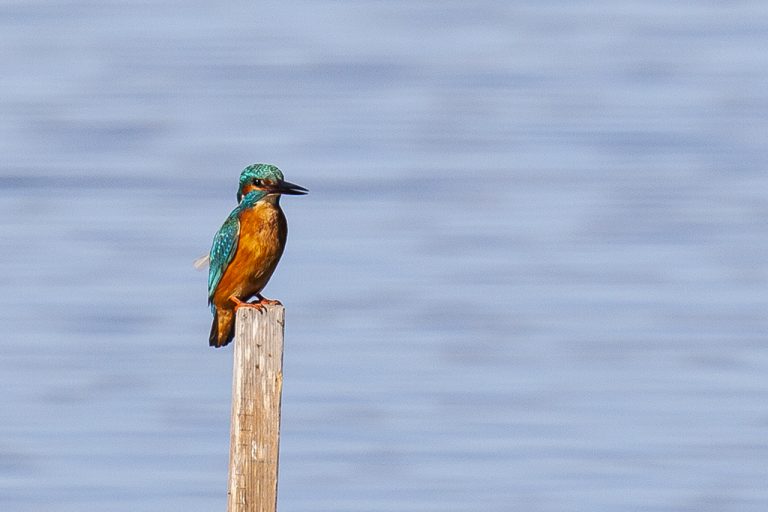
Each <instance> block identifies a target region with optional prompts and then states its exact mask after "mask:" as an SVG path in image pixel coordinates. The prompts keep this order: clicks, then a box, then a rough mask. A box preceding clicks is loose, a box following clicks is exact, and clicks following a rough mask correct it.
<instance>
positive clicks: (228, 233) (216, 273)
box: [208, 210, 240, 304]
mask: <svg viewBox="0 0 768 512" xmlns="http://www.w3.org/2000/svg"><path fill="white" fill-rule="evenodd" d="M239 237H240V219H239V218H238V210H235V211H233V212H232V213H231V214H229V217H227V220H226V221H225V222H224V225H222V226H221V228H220V229H219V231H218V232H216V235H215V236H214V237H213V245H212V246H211V262H210V267H209V269H208V304H210V303H211V301H212V300H213V294H214V293H215V292H216V287H217V286H218V285H219V281H221V276H223V275H224V271H226V270H227V266H228V265H229V262H230V261H232V258H233V257H234V256H235V251H236V250H237V240H238V238H239Z"/></svg>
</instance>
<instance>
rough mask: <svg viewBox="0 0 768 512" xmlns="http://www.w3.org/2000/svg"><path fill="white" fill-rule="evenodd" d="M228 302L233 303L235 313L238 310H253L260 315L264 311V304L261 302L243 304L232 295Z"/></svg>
mask: <svg viewBox="0 0 768 512" xmlns="http://www.w3.org/2000/svg"><path fill="white" fill-rule="evenodd" d="M229 300H230V301H232V302H234V303H235V311H237V310H238V309H240V308H253V309H255V310H256V311H258V312H259V313H262V312H263V311H264V304H263V303H262V301H259V302H244V301H242V300H240V299H238V298H237V297H235V296H234V295H233V296H231V297H230V298H229Z"/></svg>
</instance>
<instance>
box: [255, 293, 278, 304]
mask: <svg viewBox="0 0 768 512" xmlns="http://www.w3.org/2000/svg"><path fill="white" fill-rule="evenodd" d="M256 297H257V298H258V299H259V304H269V305H270V306H282V305H283V303H282V302H280V301H279V300H274V299H268V298H266V297H265V296H263V295H262V294H260V293H259V294H257V295H256Z"/></svg>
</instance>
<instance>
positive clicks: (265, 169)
mask: <svg viewBox="0 0 768 512" xmlns="http://www.w3.org/2000/svg"><path fill="white" fill-rule="evenodd" d="M254 190H259V191H263V192H265V193H266V194H267V195H273V194H275V195H279V194H288V195H294V196H299V195H304V194H306V193H307V192H309V191H308V190H307V189H305V188H304V187H300V186H299V185H294V184H293V183H289V182H287V181H285V178H283V173H282V172H281V171H280V169H278V168H277V167H275V166H274V165H270V164H253V165H249V166H248V167H246V168H245V169H243V172H242V173H240V186H239V187H238V189H237V202H238V203H239V202H240V201H242V200H243V197H245V196H246V195H248V193H250V192H253V191H254Z"/></svg>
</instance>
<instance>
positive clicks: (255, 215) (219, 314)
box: [208, 164, 309, 347]
mask: <svg viewBox="0 0 768 512" xmlns="http://www.w3.org/2000/svg"><path fill="white" fill-rule="evenodd" d="M308 192H309V191H308V190H307V189H306V188H304V187H302V186H299V185H295V184H293V183H289V182H287V181H285V178H284V177H283V173H282V171H281V170H280V169H279V168H277V167H276V166H274V165H271V164H253V165H249V166H248V167H246V168H245V169H243V171H242V172H241V173H240V182H239V186H238V190H237V202H238V205H237V206H236V207H235V209H234V210H232V212H231V213H230V214H229V216H228V217H227V219H226V220H225V221H224V224H223V225H222V226H221V228H219V230H218V231H217V232H216V234H215V235H214V237H213V243H212V245H211V251H210V253H209V256H208V258H209V268H208V305H209V306H210V307H211V313H212V314H213V324H212V325H211V334H210V336H209V342H210V346H212V347H223V346H225V345H227V344H228V343H229V342H231V341H232V338H233V337H234V334H235V332H234V331H235V311H236V310H237V308H239V307H243V306H247V307H254V308H257V309H263V307H264V304H279V302H278V301H274V300H270V299H267V298H265V297H264V296H263V295H261V291H262V290H263V289H264V287H265V286H266V284H267V282H268V281H269V279H270V277H272V273H273V272H274V271H275V268H276V267H277V263H278V262H279V261H280V257H281V256H282V255H283V250H284V249H285V241H286V237H287V234H288V224H287V222H286V220H285V214H283V211H282V209H281V208H280V196H281V195H304V194H307V193H308ZM252 297H256V298H257V299H258V302H256V303H253V304H252V303H248V300H250V299H251V298H252Z"/></svg>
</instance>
